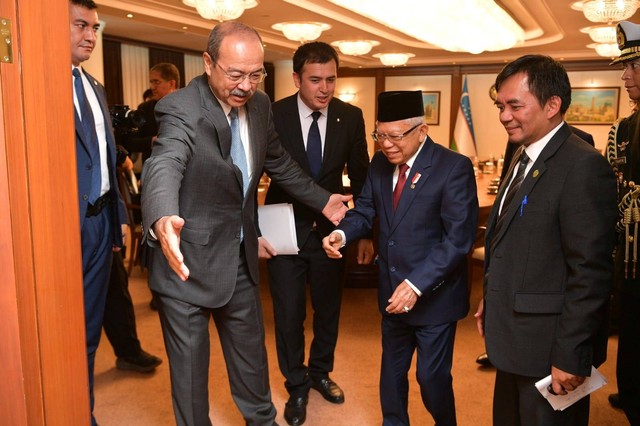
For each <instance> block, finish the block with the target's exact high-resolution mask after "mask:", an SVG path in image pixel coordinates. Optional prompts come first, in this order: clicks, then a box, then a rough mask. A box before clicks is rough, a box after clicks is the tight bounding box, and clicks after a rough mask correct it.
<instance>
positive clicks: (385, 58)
mask: <svg viewBox="0 0 640 426" xmlns="http://www.w3.org/2000/svg"><path fill="white" fill-rule="evenodd" d="M414 56H416V55H414V54H413V53H376V54H375V55H373V57H374V58H378V59H380V62H382V65H386V66H388V67H399V66H402V65H404V64H406V63H407V61H408V60H409V58H413V57H414Z"/></svg>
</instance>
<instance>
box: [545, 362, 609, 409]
mask: <svg viewBox="0 0 640 426" xmlns="http://www.w3.org/2000/svg"><path fill="white" fill-rule="evenodd" d="M550 384H551V375H549V376H547V377H545V378H544V379H542V380H539V381H538V382H536V388H537V389H538V391H539V392H540V393H541V394H542V396H544V397H545V398H546V399H547V401H549V404H551V406H552V407H553V409H554V410H556V411H562V410H564V409H565V408H567V407H570V406H571V405H573V404H574V403H576V402H578V401H579V400H580V399H582V398H584V397H585V396H587V395H589V394H590V393H591V392H593V391H595V390H597V389H600V388H601V387H602V386H604V385H606V384H607V379H605V378H604V376H603V375H602V374H600V372H599V371H598V370H596V368H595V367H593V366H591V376H590V377H587V378H586V379H585V381H584V383H583V384H581V385H580V386H578V387H577V388H576V389H575V390H572V391H570V392H567V394H566V395H552V394H551V393H549V391H548V390H547V387H548V386H549V385H550Z"/></svg>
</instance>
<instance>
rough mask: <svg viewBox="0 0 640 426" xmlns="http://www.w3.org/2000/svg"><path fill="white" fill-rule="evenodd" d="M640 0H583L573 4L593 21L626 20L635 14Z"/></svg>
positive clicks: (573, 6)
mask: <svg viewBox="0 0 640 426" xmlns="http://www.w3.org/2000/svg"><path fill="white" fill-rule="evenodd" d="M639 6H640V0H582V1H577V2H575V3H573V4H571V8H572V9H574V10H582V13H584V16H585V17H586V18H587V19H588V20H589V21H591V22H606V23H608V24H611V23H613V22H618V21H624V20H625V19H628V18H630V17H632V16H633V14H634V13H635V12H636V10H637V9H638V7H639Z"/></svg>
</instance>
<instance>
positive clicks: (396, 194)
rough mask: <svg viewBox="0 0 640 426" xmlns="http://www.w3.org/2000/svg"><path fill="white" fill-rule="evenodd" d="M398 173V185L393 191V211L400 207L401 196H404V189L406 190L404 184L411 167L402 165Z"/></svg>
mask: <svg viewBox="0 0 640 426" xmlns="http://www.w3.org/2000/svg"><path fill="white" fill-rule="evenodd" d="M399 169H400V170H399V171H398V183H396V187H395V188H394V190H393V210H394V211H395V209H396V207H398V202H399V201H400V195H401V194H402V188H404V184H405V182H406V181H407V170H409V166H408V165H407V164H406V163H405V164H400V167H399Z"/></svg>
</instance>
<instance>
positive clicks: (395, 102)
mask: <svg viewBox="0 0 640 426" xmlns="http://www.w3.org/2000/svg"><path fill="white" fill-rule="evenodd" d="M422 116H424V105H423V104H422V91H420V90H415V91H408V90H398V91H393V92H382V93H380V94H379V95H378V118H377V120H378V121H381V122H384V123H388V122H391V121H399V120H405V119H407V118H413V117H422Z"/></svg>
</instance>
